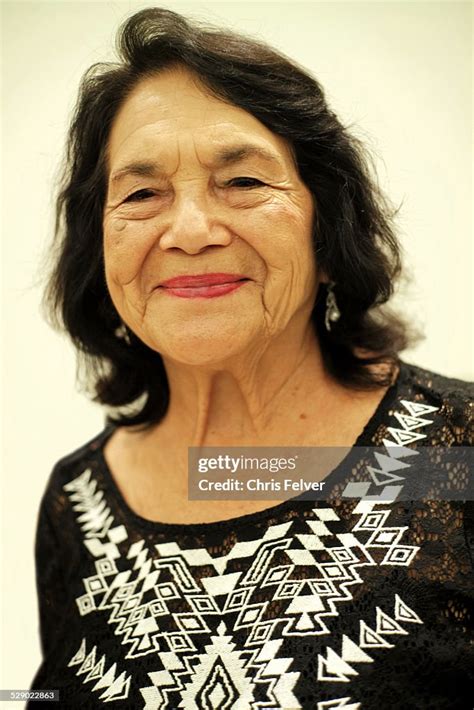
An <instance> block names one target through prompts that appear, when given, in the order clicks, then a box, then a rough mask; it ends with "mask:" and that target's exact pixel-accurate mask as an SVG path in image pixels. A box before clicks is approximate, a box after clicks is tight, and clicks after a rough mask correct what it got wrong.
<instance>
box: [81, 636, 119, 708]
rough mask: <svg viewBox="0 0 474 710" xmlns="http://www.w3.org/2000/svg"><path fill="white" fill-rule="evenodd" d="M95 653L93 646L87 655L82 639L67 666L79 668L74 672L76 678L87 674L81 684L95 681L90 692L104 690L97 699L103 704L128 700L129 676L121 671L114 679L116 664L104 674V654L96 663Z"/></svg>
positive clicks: (95, 647) (95, 648)
mask: <svg viewBox="0 0 474 710" xmlns="http://www.w3.org/2000/svg"><path fill="white" fill-rule="evenodd" d="M96 652H97V646H94V648H93V649H92V650H91V651H90V652H89V653H87V651H86V639H85V638H83V639H82V643H81V646H80V648H79V650H78V651H77V653H76V654H75V655H74V656H73V657H72V658H71V660H70V661H69V663H68V666H77V665H78V666H79V668H78V669H77V670H76V675H77V676H80V675H82V674H83V673H87V675H86V677H85V678H84V679H83V683H88V682H89V681H91V680H96V681H97V682H96V683H95V685H94V686H92V688H91V690H102V689H104V691H103V693H102V695H100V696H99V698H100V700H103V701H104V702H105V703H109V702H114V701H115V700H123V699H124V698H128V693H129V691H130V682H131V676H130V675H127V674H126V673H125V671H123V673H121V674H120V675H119V676H118V677H117V678H116V677H115V673H116V669H117V664H116V663H114V664H113V665H112V666H110V668H109V669H108V670H107V671H106V672H105V673H104V668H105V654H102V657H101V659H100V660H99V661H98V662H96Z"/></svg>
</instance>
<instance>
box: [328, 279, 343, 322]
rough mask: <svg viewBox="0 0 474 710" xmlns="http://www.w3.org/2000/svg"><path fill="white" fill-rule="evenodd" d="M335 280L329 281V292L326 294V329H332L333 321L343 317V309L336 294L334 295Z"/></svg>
mask: <svg viewBox="0 0 474 710" xmlns="http://www.w3.org/2000/svg"><path fill="white" fill-rule="evenodd" d="M335 285H336V283H335V281H330V282H329V283H328V287H327V289H328V292H327V296H326V314H325V316H324V325H325V326H326V330H327V331H330V330H331V321H332V322H333V323H335V322H336V321H338V320H339V318H340V317H341V311H340V310H339V308H338V307H337V303H336V296H335V295H334V286H335Z"/></svg>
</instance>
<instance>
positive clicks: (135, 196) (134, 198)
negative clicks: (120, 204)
mask: <svg viewBox="0 0 474 710" xmlns="http://www.w3.org/2000/svg"><path fill="white" fill-rule="evenodd" d="M154 195H155V193H154V192H153V190H146V189H144V190H137V192H132V194H131V195H129V196H128V197H126V198H125V200H124V202H141V201H143V200H146V199H147V198H148V197H154Z"/></svg>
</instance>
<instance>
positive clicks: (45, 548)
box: [35, 496, 66, 658]
mask: <svg viewBox="0 0 474 710" xmlns="http://www.w3.org/2000/svg"><path fill="white" fill-rule="evenodd" d="M35 572H36V591H37V598H38V616H39V633H40V644H41V651H42V654H43V658H46V657H47V656H48V655H49V654H50V652H51V651H52V649H53V648H54V644H55V640H56V637H57V634H58V632H59V630H60V628H61V625H62V623H63V622H64V617H65V614H64V613H63V610H64V606H65V601H66V591H65V580H64V572H65V569H64V566H63V563H62V559H61V545H60V541H59V538H58V530H57V527H56V526H55V525H54V524H53V518H52V514H51V512H50V510H49V506H48V499H47V497H46V496H44V497H43V499H42V501H41V504H40V509H39V514H38V520H37V526H36V535H35Z"/></svg>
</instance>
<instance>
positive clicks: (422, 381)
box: [399, 361, 474, 446]
mask: <svg viewBox="0 0 474 710" xmlns="http://www.w3.org/2000/svg"><path fill="white" fill-rule="evenodd" d="M399 391H400V392H399V397H400V400H401V401H402V403H403V402H404V401H405V402H407V400H408V402H407V404H408V407H409V404H410V403H411V405H412V412H410V413H412V414H413V415H415V416H417V415H418V416H427V417H428V418H434V419H435V421H436V427H435V430H436V431H437V439H438V442H437V443H441V444H445V445H448V446H471V445H472V433H473V432H472V429H473V426H472V423H473V409H474V407H473V400H474V396H473V395H474V384H473V383H472V382H469V381H467V380H462V379H458V378H455V377H449V376H447V375H443V374H441V373H438V372H434V371H432V370H428V369H426V368H423V367H420V366H418V365H414V364H411V363H407V362H404V361H402V363H401V371H400V383H399ZM430 408H432V409H430Z"/></svg>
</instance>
